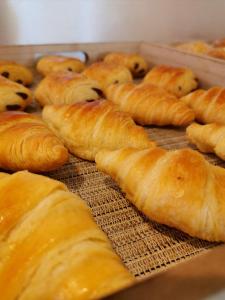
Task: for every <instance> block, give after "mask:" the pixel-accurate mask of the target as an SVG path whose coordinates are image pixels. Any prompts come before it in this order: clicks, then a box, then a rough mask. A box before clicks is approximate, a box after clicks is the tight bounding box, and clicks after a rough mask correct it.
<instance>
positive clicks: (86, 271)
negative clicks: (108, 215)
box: [0, 171, 134, 300]
mask: <svg viewBox="0 0 225 300" xmlns="http://www.w3.org/2000/svg"><path fill="white" fill-rule="evenodd" d="M0 220H1V223H0V241H1V242H0V255H1V264H0V290H1V299H2V300H3V299H4V300H16V299H18V300H37V299H40V300H41V299H43V300H52V299H63V300H74V299H76V300H79V299H80V300H84V299H99V298H100V297H102V296H104V295H106V294H108V293H112V292H113V291H116V290H118V289H120V288H122V287H125V286H127V285H129V284H131V283H132V282H133V281H134V278H133V276H132V275H131V274H130V273H129V272H128V271H127V270H126V268H125V267H124V266H123V264H122V262H121V261H120V259H119V257H118V256H117V255H116V254H115V253H114V251H113V249H112V247H111V245H110V242H109V240H108V239H107V237H106V236H105V234H104V233H103V232H102V231H101V230H100V228H98V226H97V224H96V223H95V221H94V219H93V218H92V215H91V212H90V209H89V208H88V207H87V205H86V204H85V202H84V201H82V200H81V199H80V198H79V196H77V195H76V194H72V193H70V192H69V191H68V189H67V188H66V186H65V185H64V184H62V183H61V182H59V181H55V180H52V179H50V178H47V177H44V176H40V175H35V174H32V173H29V172H26V171H22V172H17V173H15V174H13V175H7V176H5V177H4V176H3V177H0Z"/></svg>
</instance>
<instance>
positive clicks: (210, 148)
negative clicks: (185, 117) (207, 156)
mask: <svg viewBox="0 0 225 300" xmlns="http://www.w3.org/2000/svg"><path fill="white" fill-rule="evenodd" d="M186 132H187V137H188V139H189V140H190V141H191V142H192V143H193V144H195V145H196V146H197V147H198V149H199V150H200V151H202V152H206V153H207V152H209V153H210V152H214V153H215V154H216V155H217V156H219V157H220V158H221V159H223V160H225V126H224V125H219V124H216V123H212V124H207V125H200V124H197V123H193V124H191V125H190V126H188V128H187V131H186Z"/></svg>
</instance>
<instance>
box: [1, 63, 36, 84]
mask: <svg viewBox="0 0 225 300" xmlns="http://www.w3.org/2000/svg"><path fill="white" fill-rule="evenodd" d="M0 75H2V76H3V77H5V78H8V79H10V80H12V81H15V82H17V83H20V84H23V85H31V84H32V82H33V74H32V72H31V71H30V70H29V69H28V68H27V67H25V66H23V65H21V64H17V63H16V62H14V61H7V60H0Z"/></svg>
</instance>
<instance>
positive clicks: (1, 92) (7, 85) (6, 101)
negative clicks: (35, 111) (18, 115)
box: [0, 76, 32, 112]
mask: <svg viewBox="0 0 225 300" xmlns="http://www.w3.org/2000/svg"><path fill="white" fill-rule="evenodd" d="M31 102H32V93H31V91H30V90H29V89H28V88H26V87H25V86H23V85H21V84H18V83H16V82H13V81H11V80H8V79H6V78H4V77H2V76H0V112H3V111H7V110H23V109H25V108H26V107H27V106H28V105H29V104H30V103H31Z"/></svg>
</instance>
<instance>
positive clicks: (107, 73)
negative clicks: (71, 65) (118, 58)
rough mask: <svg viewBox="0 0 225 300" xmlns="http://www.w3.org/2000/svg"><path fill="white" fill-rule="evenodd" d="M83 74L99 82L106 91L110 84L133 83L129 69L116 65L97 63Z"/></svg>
mask: <svg viewBox="0 0 225 300" xmlns="http://www.w3.org/2000/svg"><path fill="white" fill-rule="evenodd" d="M83 74H84V75H85V76H87V77H88V78H90V79H93V80H96V81H98V82H99V84H100V86H101V87H102V89H103V90H104V91H105V90H106V88H107V87H108V86H109V85H110V84H113V83H124V82H131V81H132V74H131V72H130V71H129V69H128V68H126V67H124V66H122V65H118V64H116V63H107V62H97V63H94V64H92V65H90V66H89V67H88V68H86V69H85V70H84V72H83Z"/></svg>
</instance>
